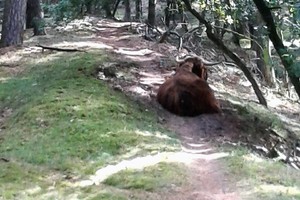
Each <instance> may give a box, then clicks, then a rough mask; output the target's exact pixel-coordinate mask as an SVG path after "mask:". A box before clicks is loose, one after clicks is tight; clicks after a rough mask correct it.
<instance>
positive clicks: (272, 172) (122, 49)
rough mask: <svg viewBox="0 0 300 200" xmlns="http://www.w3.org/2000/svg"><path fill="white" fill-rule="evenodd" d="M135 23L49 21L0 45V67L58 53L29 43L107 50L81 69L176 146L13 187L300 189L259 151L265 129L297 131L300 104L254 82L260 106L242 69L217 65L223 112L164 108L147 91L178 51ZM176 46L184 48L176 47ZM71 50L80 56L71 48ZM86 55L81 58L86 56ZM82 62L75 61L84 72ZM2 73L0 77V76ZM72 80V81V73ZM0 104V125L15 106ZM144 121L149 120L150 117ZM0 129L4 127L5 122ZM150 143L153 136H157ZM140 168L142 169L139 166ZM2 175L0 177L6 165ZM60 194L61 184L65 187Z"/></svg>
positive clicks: (286, 194)
mask: <svg viewBox="0 0 300 200" xmlns="http://www.w3.org/2000/svg"><path fill="white" fill-rule="evenodd" d="M141 29H142V26H141V25H140V24H135V23H132V24H130V23H122V22H113V21H109V20H99V19H97V18H86V19H85V20H75V21H73V22H72V23H69V24H68V25H67V26H61V27H56V28H55V29H54V28H51V29H50V28H49V29H48V30H47V33H48V34H47V35H46V36H38V37H28V38H27V39H26V40H25V42H24V48H20V49H14V51H11V50H12V49H10V48H6V49H2V50H0V51H2V52H1V53H2V56H1V57H0V58H1V64H0V66H1V67H3V69H2V70H1V73H2V74H5V75H6V76H7V75H9V76H16V75H19V74H22V73H24V71H27V70H28V69H26V68H24V67H22V62H24V58H26V62H29V63H30V62H31V63H35V64H39V63H42V62H48V61H49V62H50V61H51V60H52V59H53V57H59V56H63V57H64V55H65V54H62V53H61V52H54V51H49V50H45V51H44V52H42V51H41V48H40V47H36V46H35V45H36V44H42V45H45V46H53V47H57V48H76V49H79V50H81V51H84V52H86V53H83V54H80V55H82V56H83V57H84V56H85V55H84V54H89V52H92V53H93V54H92V55H93V56H97V55H99V57H102V56H105V62H101V63H99V64H98V65H97V66H96V67H94V70H93V71H92V73H90V74H88V75H89V76H90V75H91V74H92V76H94V77H97V79H98V80H97V81H105V82H106V83H107V84H108V85H109V86H110V88H113V89H114V90H116V91H118V92H119V91H121V92H122V93H124V94H125V95H126V96H127V97H129V99H131V101H133V102H137V104H142V106H143V109H142V110H143V111H142V113H147V112H148V111H151V112H154V113H155V116H156V118H157V123H158V124H160V125H162V127H164V129H165V130H166V132H168V131H170V132H172V133H175V136H174V137H175V138H177V139H178V141H179V143H178V144H179V146H176V145H175V146H176V147H174V149H173V150H172V151H170V149H171V147H170V146H168V145H165V144H161V145H162V146H164V145H165V146H164V147H165V148H166V149H165V150H163V149H162V148H161V147H160V148H158V149H155V150H151V151H150V152H149V153H146V154H143V155H144V156H143V157H142V156H140V157H139V156H136V155H135V156H132V155H131V156H128V158H130V159H126V156H125V157H122V159H120V158H118V159H116V160H114V162H111V163H113V164H111V163H108V164H110V165H108V164H106V165H104V166H101V165H99V166H101V167H102V168H97V167H96V166H93V170H91V171H92V172H90V171H89V173H87V174H88V175H89V176H83V177H80V178H74V177H73V175H72V176H71V177H68V175H65V176H67V177H65V179H64V182H63V184H62V183H60V184H58V183H57V182H59V181H58V180H60V179H55V181H54V182H53V183H52V184H53V185H52V186H51V189H49V188H50V186H49V188H48V189H47V190H46V191H47V192H41V189H39V188H41V186H39V187H33V188H32V189H30V190H29V189H26V190H24V191H23V192H22V194H19V193H18V194H17V195H16V196H17V197H24V196H26V197H27V198H29V197H32V198H33V199H34V198H37V197H38V199H51V198H53V199H166V200H167V199H168V200H179V199H182V200H188V199H191V200H196V199H197V200H198V199H199V200H238V199H298V198H300V181H299V180H300V177H299V173H298V171H296V170H294V169H293V168H292V167H291V166H289V165H285V164H282V163H281V162H280V161H278V160H280V159H283V158H280V156H276V158H278V157H279V158H278V159H277V160H276V159H275V160H274V159H270V158H266V157H267V155H268V154H269V149H270V148H271V147H272V145H273V144H274V143H276V141H277V139H274V136H272V135H271V133H272V131H273V132H276V134H281V133H282V132H283V131H282V130H283V128H282V127H283V126H288V127H291V128H292V130H293V131H294V132H296V135H297V134H299V131H300V126H299V124H298V122H299V121H300V115H299V113H300V106H299V103H297V102H296V101H292V100H289V99H287V98H285V97H284V96H282V95H280V94H277V93H276V92H274V91H272V90H270V89H267V88H265V87H263V86H262V90H263V92H264V94H265V97H266V99H267V101H268V103H269V109H266V108H264V107H263V106H260V105H259V104H258V103H257V100H256V96H255V94H254V92H253V91H252V88H251V85H250V84H249V83H248V82H247V80H246V79H245V77H244V76H243V75H242V73H241V72H240V70H238V69H237V68H235V67H229V66H223V65H217V66H214V67H211V68H210V69H209V83H210V85H211V87H212V88H213V89H214V91H215V92H216V96H217V98H218V99H219V100H220V102H221V106H222V110H223V111H224V112H223V113H222V114H213V115H201V116H198V117H179V116H175V115H173V114H170V113H169V112H167V111H165V110H164V109H162V108H161V107H160V105H158V104H157V102H156V101H155V95H156V91H157V89H158V86H159V85H160V84H162V83H163V82H164V80H165V77H167V76H170V75H171V74H172V69H171V67H172V65H173V64H174V63H175V62H174V60H175V56H176V55H178V54H179V53H178V51H177V49H176V47H174V46H172V45H170V44H157V43H156V42H150V41H146V40H145V39H144V38H143V37H142V36H141V35H140V34H138V33H137V32H136V31H137V30H141ZM210 46H211V47H209V48H208V46H205V48H204V47H203V48H204V49H205V51H204V53H205V54H206V55H208V56H206V59H208V60H209V59H211V57H214V56H213V55H215V54H216V53H215V51H214V50H213V47H212V45H210ZM184 53H186V52H184V51H183V52H180V54H184ZM67 54H68V53H67ZM69 54H70V55H69V56H65V57H66V58H68V59H72V55H73V53H69ZM101 54H105V55H101ZM209 55H211V56H209ZM74 57H78V55H77V54H74ZM88 58H89V59H91V57H88ZM91 60H92V59H91ZM86 62H89V60H88V59H86ZM91 62H92V61H91ZM84 65H85V64H83V66H82V67H81V68H79V69H78V70H79V71H85V67H84ZM62 73H63V72H62ZM45 76H47V74H45ZM99 79H100V80H99ZM1 81H2V82H4V81H5V78H3V79H2V80H1ZM72 83H73V82H72ZM73 84H75V85H76V82H74V83H73ZM61 87H63V86H61ZM1 109H2V114H1V116H2V117H1V118H0V125H3V124H5V120H6V118H8V117H10V116H11V115H12V113H13V110H12V109H11V108H10V107H2V108H1ZM141 116H142V115H141ZM110 120H113V119H110ZM142 120H143V118H142ZM145 122H147V120H145ZM41 123H44V122H41ZM49 123H50V122H49ZM112 124H113V123H112ZM151 125H152V126H153V125H154V126H155V123H154V124H151ZM43 126H46V127H47V126H48V125H47V124H46V125H43ZM125 129H126V127H125ZM4 131H7V128H5V130H4ZM278 132H280V133H278ZM139 134H140V135H143V136H145V137H147V136H149V134H150V135H151V134H152V133H149V132H147V131H145V132H140V133H139ZM282 134H285V133H284V132H283V133H282ZM2 135H4V136H2V137H3V139H2V140H4V141H5V134H2ZM0 136H1V132H0ZM155 137H156V139H157V138H161V139H162V140H163V139H166V138H168V137H169V136H166V135H165V134H164V132H161V131H160V132H155ZM152 142H153V143H155V142H157V144H160V142H159V141H156V140H155V141H152ZM171 146H172V145H171ZM283 146H284V145H283ZM7 155H10V154H9V153H8V154H3V156H2V155H1V157H0V158H1V159H2V161H0V163H1V162H3V163H4V162H6V161H8V160H9V159H7V158H6V157H7ZM6 159H7V160H6ZM8 162H10V161H8ZM166 163H167V164H166ZM173 164H174V165H173ZM295 165H296V164H295ZM153 166H158V169H153V168H151V167H153ZM130 170H131V171H130ZM157 171H158V172H157ZM140 172H142V173H141V174H139V173H140ZM153 174H154V176H155V178H154V179H153V180H152V179H151V180H152V182H151V181H150V182H151V184H152V185H151V184H150V186H149V185H148V186H147V184H146V183H148V182H147V181H148V179H150V177H152V176H153ZM0 175H1V176H2V177H5V174H4V175H3V174H0ZM1 176H0V177H1ZM132 176H133V177H132ZM25 178H26V176H25ZM152 178H153V177H152ZM57 184H58V185H59V189H58V188H57V186H56V185H57ZM62 185H63V186H62ZM153 185H154V186H153ZM10 187H13V186H10ZM147 187H149V188H147ZM7 188H9V187H8V186H7V187H5V188H3V189H2V192H3V191H4V190H7ZM61 188H64V189H61ZM65 188H68V189H65ZM70 188H72V189H70ZM74 188H75V189H74ZM76 188H80V191H81V192H80V193H76ZM99 188H101V190H105V195H106V196H103V193H101V194H100V195H99V194H98V193H99V191H98V190H99ZM66 190H71V191H72V192H66ZM62 191H63V192H62ZM97 192H98V193H97ZM61 193H65V196H64V194H61ZM87 193H94V194H97V195H98V196H97V195H94V196H91V195H87ZM22 195H23V196H22ZM7 196H9V195H7ZM5 197H6V196H5V195H3V196H2V197H1V196H0V199H6V198H5Z"/></svg>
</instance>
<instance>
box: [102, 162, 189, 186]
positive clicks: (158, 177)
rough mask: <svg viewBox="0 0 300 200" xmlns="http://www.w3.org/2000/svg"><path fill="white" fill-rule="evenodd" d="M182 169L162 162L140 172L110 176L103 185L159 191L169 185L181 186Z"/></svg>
mask: <svg viewBox="0 0 300 200" xmlns="http://www.w3.org/2000/svg"><path fill="white" fill-rule="evenodd" d="M184 169H185V168H184V167H183V166H182V165H179V164H173V163H164V162H162V163H159V164H157V165H154V166H151V167H146V168H144V169H143V170H142V171H138V170H123V171H121V172H119V173H117V174H114V175H112V176H110V177H109V178H108V179H106V180H105V181H104V183H105V184H107V185H111V186H115V187H118V188H122V189H142V190H146V191H154V190H161V189H162V188H165V187H170V186H171V185H176V186H180V185H182V184H183V183H184V182H185V181H186V180H185V177H186V174H185V172H184Z"/></svg>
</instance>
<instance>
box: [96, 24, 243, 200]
mask: <svg viewBox="0 0 300 200" xmlns="http://www.w3.org/2000/svg"><path fill="white" fill-rule="evenodd" d="M100 27H102V28H101V30H99V31H98V32H97V34H96V35H97V42H101V43H103V44H105V45H107V46H110V47H111V48H110V49H109V50H108V52H112V54H114V58H115V61H116V62H117V63H119V65H120V68H118V70H119V69H120V70H123V69H122V64H124V63H125V62H127V63H132V62H133V63H135V64H136V67H137V68H138V70H136V71H135V72H136V73H134V72H133V73H131V75H134V76H135V77H134V78H133V79H132V81H112V82H111V84H112V85H113V86H114V87H116V88H121V89H122V90H123V91H124V92H125V93H127V94H131V95H132V96H134V97H135V98H137V99H138V100H139V101H143V103H144V104H148V103H149V104H150V105H151V106H152V107H154V108H155V109H156V110H157V113H158V115H159V116H160V119H161V123H163V124H164V125H165V127H167V128H168V129H170V130H172V131H174V132H175V133H176V134H177V135H178V137H179V138H180V140H181V144H182V152H184V155H185V156H184V158H182V160H180V158H179V160H178V162H183V163H186V164H187V166H188V167H187V169H188V171H187V174H188V181H187V183H188V184H187V185H183V186H182V187H180V188H177V189H176V192H172V193H171V192H166V194H160V195H159V197H158V196H157V197H155V196H151V197H150V196H149V197H147V199H170V200H171V199H172V200H180V199H182V200H185V199H187V200H188V199H191V200H225V199H226V200H237V199H240V197H239V195H238V193H239V192H238V191H237V188H236V186H235V183H234V181H233V178H230V177H228V176H229V175H228V174H226V169H225V167H224V165H223V163H222V161H221V160H220V158H223V157H226V156H228V154H227V153H224V152H219V151H217V150H216V149H215V148H214V147H212V145H211V144H210V143H209V141H210V140H211V139H212V137H216V136H217V137H226V135H231V134H234V133H235V134H236V133H237V129H236V128H235V127H236V123H235V122H234V121H233V120H231V118H230V117H229V116H225V115H226V114H225V115H218V114H214V115H201V116H198V117H179V116H175V115H173V114H170V113H169V112H167V111H165V110H163V109H161V108H160V106H159V105H158V104H157V103H156V101H155V94H156V90H157V87H158V86H159V85H160V84H161V83H162V82H163V81H164V78H165V76H168V75H170V74H171V70H170V66H168V63H172V61H171V62H169V61H168V59H169V60H171V59H172V58H174V57H175V56H172V55H174V53H175V52H176V48H175V47H173V46H171V45H167V44H157V43H155V42H149V41H146V40H144V39H143V38H142V37H141V36H137V35H132V33H130V32H128V29H129V28H130V25H128V24H126V23H107V24H102V25H101V26H100ZM122 61H123V62H124V63H120V62H122ZM162 62H163V64H162ZM165 63H166V64H165ZM125 65H126V64H125ZM129 65H130V64H129ZM163 65H166V66H163ZM169 65H170V64H169ZM123 67H126V66H123ZM133 71H134V70H133ZM131 72H132V71H131ZM119 86H121V87H119ZM187 158H189V159H187ZM185 160H188V162H187V161H185Z"/></svg>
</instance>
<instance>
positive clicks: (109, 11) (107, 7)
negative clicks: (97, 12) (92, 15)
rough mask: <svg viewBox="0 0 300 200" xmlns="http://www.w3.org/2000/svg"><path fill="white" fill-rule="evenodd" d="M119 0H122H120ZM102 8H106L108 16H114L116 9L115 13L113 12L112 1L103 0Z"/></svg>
mask: <svg viewBox="0 0 300 200" xmlns="http://www.w3.org/2000/svg"><path fill="white" fill-rule="evenodd" d="M118 2H120V0H118ZM102 8H103V9H104V11H105V14H106V17H107V18H112V17H114V16H115V11H114V13H113V14H112V13H111V7H110V1H109V0H104V1H103V6H102ZM115 8H116V11H117V6H116V7H115Z"/></svg>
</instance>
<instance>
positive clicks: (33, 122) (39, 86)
mask: <svg viewBox="0 0 300 200" xmlns="http://www.w3.org/2000/svg"><path fill="white" fill-rule="evenodd" d="M100 54H103V52H101V53H98V54H73V55H71V56H64V57H63V58H62V57H60V58H58V59H57V60H55V61H51V62H48V63H45V64H31V65H24V67H26V68H27V70H25V72H24V73H22V74H21V75H19V76H17V77H12V78H11V79H8V80H7V81H6V82H2V83H0V102H1V104H0V110H2V109H4V108H6V107H7V108H12V110H13V113H12V115H11V116H10V117H9V118H8V119H7V121H6V122H5V124H4V125H3V127H2V128H3V130H2V131H1V132H0V158H1V160H0V165H1V167H0V199H1V198H3V199H21V198H22V199H71V198H78V199H94V200H96V199H112V200H113V199H128V198H127V197H128V196H130V198H132V195H131V194H130V193H128V192H126V191H127V190H142V191H145V190H146V191H147V190H148V191H151V192H153V191H157V190H159V189H161V188H166V187H168V186H170V185H172V184H173V185H179V186H180V184H183V183H184V177H185V173H184V172H183V170H184V168H183V167H182V166H179V165H173V164H167V163H160V164H158V165H155V166H152V167H148V168H145V169H144V170H143V171H136V170H126V171H121V172H119V173H117V174H114V175H113V176H111V177H109V178H108V179H107V180H106V181H105V184H106V186H105V187H104V186H103V185H102V186H101V189H99V187H97V186H90V187H86V188H77V187H70V186H69V184H70V181H69V179H73V178H74V177H75V179H79V180H80V179H81V178H82V179H85V178H86V177H88V176H89V175H91V174H94V173H95V171H96V170H97V169H99V168H101V167H102V166H105V165H107V164H111V163H117V162H118V161H120V160H122V159H124V158H125V156H126V158H128V157H134V156H137V155H146V154H150V153H155V152H158V151H172V150H176V149H178V143H177V141H176V140H174V139H161V138H157V137H154V136H142V135H141V134H137V131H138V132H149V133H154V132H163V134H165V133H166V131H165V130H163V129H162V128H161V127H160V126H159V125H158V124H157V123H156V117H155V115H153V113H151V111H146V110H145V109H144V108H143V107H142V106H140V105H138V104H136V102H132V101H131V100H129V99H128V98H127V97H125V96H124V95H123V94H121V93H119V92H116V91H113V90H111V89H110V88H108V87H107V86H106V85H105V84H104V83H103V82H101V81H99V80H96V79H95V78H93V77H92V76H91V75H90V74H91V73H92V72H93V70H94V67H95V66H98V65H100V64H101V63H102V62H104V61H105V59H106V58H105V57H103V56H99V55H100ZM68 55H70V54H68ZM0 74H2V73H1V69H0ZM2 75H3V74H2ZM247 113H248V111H247ZM239 114H241V117H242V115H245V114H243V113H242V112H240V113H239ZM258 115H259V116H260V117H262V116H263V115H261V114H258ZM244 117H245V118H247V116H244ZM251 118H252V116H251ZM247 121H249V120H247ZM261 121H263V122H264V123H265V120H264V119H261ZM267 121H271V122H272V125H274V126H276V125H277V124H278V123H277V121H276V120H273V119H270V120H267ZM249 126H250V127H251V126H252V125H251V124H249ZM4 128H5V129H4ZM246 132H247V134H250V132H251V130H245V133H246ZM167 133H168V132H167ZM251 134H253V133H251ZM225 150H226V151H227V150H228V149H227V148H225ZM230 151H232V152H233V153H232V155H233V156H231V157H229V158H226V159H225V162H226V163H227V165H228V172H229V173H230V175H232V176H233V177H235V178H236V181H237V183H238V188H239V186H240V187H241V190H243V191H245V190H246V191H248V192H249V193H250V195H248V196H247V198H246V197H245V199H248V197H250V198H249V199H251V197H252V199H298V198H300V197H299V191H300V190H299V187H300V177H299V173H295V171H294V170H292V169H290V168H289V167H286V166H284V165H282V164H280V163H276V162H274V161H271V160H260V161H259V162H257V161H254V160H253V159H252V157H251V156H250V155H252V154H250V153H249V152H248V151H245V150H244V149H243V150H241V151H239V150H236V149H233V150H232V149H230ZM249 156H250V158H251V159H249ZM3 158H5V159H8V160H9V162H4V161H3ZM265 185H268V186H272V187H273V188H271V189H270V187H269V188H267V189H266V187H265ZM118 188H120V189H118ZM295 188H296V189H295ZM74 195H75V197H74ZM76 195H77V196H76ZM136 199H140V198H136Z"/></svg>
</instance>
